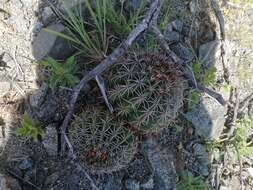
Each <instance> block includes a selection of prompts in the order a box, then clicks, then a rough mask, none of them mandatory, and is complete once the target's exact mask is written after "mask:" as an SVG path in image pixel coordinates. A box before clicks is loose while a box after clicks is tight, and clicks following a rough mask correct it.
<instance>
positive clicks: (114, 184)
mask: <svg viewBox="0 0 253 190" xmlns="http://www.w3.org/2000/svg"><path fill="white" fill-rule="evenodd" d="M121 180H122V178H121V177H119V176H113V175H112V176H108V177H107V179H106V182H105V183H104V184H103V190H118V189H123V187H122V186H123V185H122V182H121Z"/></svg>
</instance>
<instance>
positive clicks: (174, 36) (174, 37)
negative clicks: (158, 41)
mask: <svg viewBox="0 0 253 190" xmlns="http://www.w3.org/2000/svg"><path fill="white" fill-rule="evenodd" d="M164 37H165V39H166V41H167V42H168V43H169V44H172V43H175V42H179V40H180V34H179V33H178V32H175V31H165V33H164Z"/></svg>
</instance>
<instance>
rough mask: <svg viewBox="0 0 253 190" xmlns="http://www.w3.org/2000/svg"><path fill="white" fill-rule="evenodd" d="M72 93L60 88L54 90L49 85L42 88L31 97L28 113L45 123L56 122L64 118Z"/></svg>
mask: <svg viewBox="0 0 253 190" xmlns="http://www.w3.org/2000/svg"><path fill="white" fill-rule="evenodd" d="M69 97H70V94H69V93H68V92H66V91H64V90H63V91H62V90H59V91H57V92H53V91H52V90H51V89H49V88H48V87H47V86H44V85H42V86H41V88H40V89H39V90H38V92H36V93H35V94H34V95H32V96H31V97H30V99H29V103H30V104H29V106H28V113H29V114H30V115H31V116H32V117H34V118H36V119H37V120H39V121H40V122H43V124H44V125H49V124H50V123H55V122H58V121H60V120H62V119H63V118H64V115H65V113H66V112H67V102H68V99H69Z"/></svg>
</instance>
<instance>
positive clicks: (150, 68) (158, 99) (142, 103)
mask: <svg viewBox="0 0 253 190" xmlns="http://www.w3.org/2000/svg"><path fill="white" fill-rule="evenodd" d="M109 86H110V90H109V97H110V100H111V101H112V102H113V103H114V106H115V108H116V113H117V114H118V115H119V116H120V117H123V118H125V119H126V120H127V121H128V122H129V124H131V125H132V126H133V127H135V128H136V129H138V130H140V131H141V132H143V133H148V132H157V131H158V130H159V129H161V128H164V127H167V126H169V125H170V124H172V122H173V121H174V120H175V118H176V116H177V113H178V111H179V110H180V108H181V107H182V106H183V98H184V90H185V89H186V82H185V80H184V78H183V76H182V73H181V72H180V70H179V69H178V66H177V65H176V64H175V63H174V62H173V61H172V60H171V59H170V58H169V57H168V56H166V55H164V54H160V53H150V52H148V53H142V54H138V55H136V54H131V55H128V56H127V57H126V58H125V59H124V61H123V63H119V64H117V65H116V66H115V67H114V68H113V71H112V79H111V83H110V85H109Z"/></svg>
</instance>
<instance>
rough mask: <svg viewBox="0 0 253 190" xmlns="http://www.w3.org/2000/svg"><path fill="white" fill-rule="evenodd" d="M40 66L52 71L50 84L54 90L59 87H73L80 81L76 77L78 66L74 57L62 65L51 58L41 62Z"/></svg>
mask: <svg viewBox="0 0 253 190" xmlns="http://www.w3.org/2000/svg"><path fill="white" fill-rule="evenodd" d="M38 64H41V65H43V66H45V67H47V68H48V69H50V71H51V75H50V76H49V81H48V82H49V86H50V87H51V88H52V89H54V88H56V87H58V86H64V87H72V86H74V85H75V84H76V83H78V81H79V79H78V77H76V76H75V74H76V72H77V65H76V62H75V57H74V56H72V57H70V58H68V59H67V61H66V63H60V62H58V61H56V60H55V59H53V58H51V57H49V58H47V59H46V60H44V61H39V62H38Z"/></svg>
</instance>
